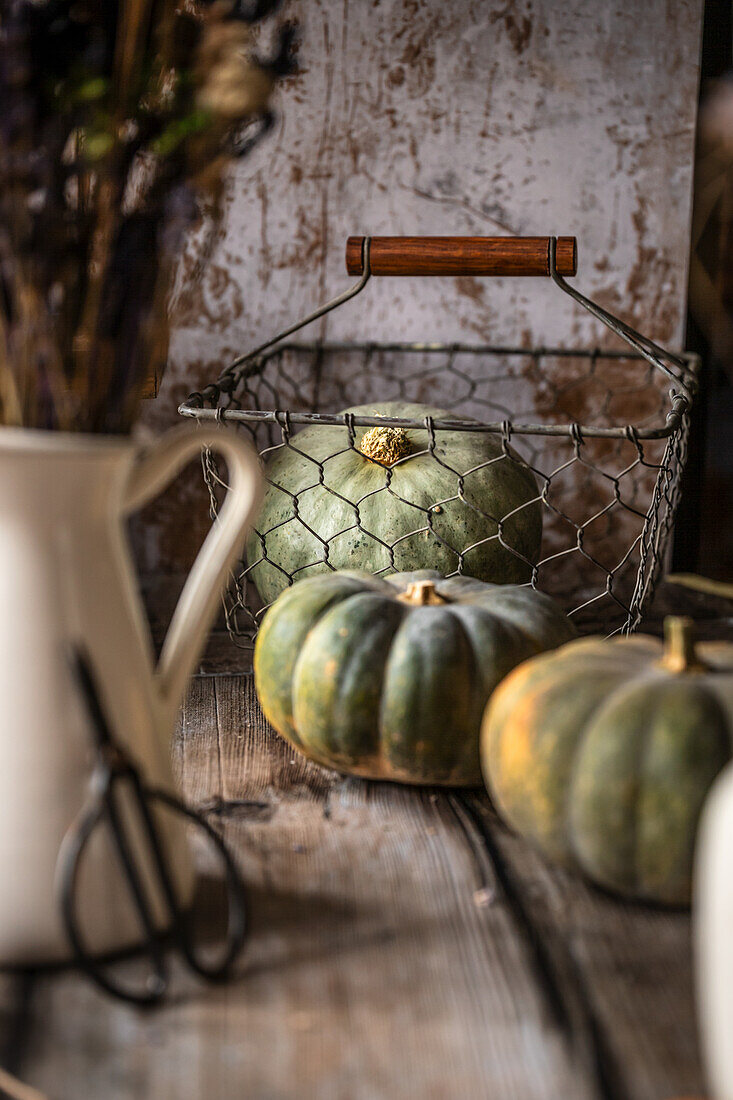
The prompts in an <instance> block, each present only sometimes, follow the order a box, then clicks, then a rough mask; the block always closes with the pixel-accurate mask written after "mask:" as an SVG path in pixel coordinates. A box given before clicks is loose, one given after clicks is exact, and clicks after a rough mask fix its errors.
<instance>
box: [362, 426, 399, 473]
mask: <svg viewBox="0 0 733 1100" xmlns="http://www.w3.org/2000/svg"><path fill="white" fill-rule="evenodd" d="M359 450H360V451H361V453H362V454H363V455H365V456H366V457H367V458H373V459H376V461H377V462H382V463H384V465H385V466H393V465H394V464H395V462H398V461H399V459H401V458H404V456H405V455H406V454H407V453H408V451H409V450H410V440H409V439H408V438H407V433H406V432H405V430H404V428H388V427H384V428H382V427H377V428H370V429H369V431H368V432H365V433H364V435H363V436H362V440H361V444H360V445H359Z"/></svg>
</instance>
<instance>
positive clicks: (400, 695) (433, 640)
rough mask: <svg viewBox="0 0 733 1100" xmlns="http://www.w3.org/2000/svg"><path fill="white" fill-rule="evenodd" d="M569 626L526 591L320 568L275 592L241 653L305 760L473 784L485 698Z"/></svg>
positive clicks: (419, 575) (405, 778) (549, 603)
mask: <svg viewBox="0 0 733 1100" xmlns="http://www.w3.org/2000/svg"><path fill="white" fill-rule="evenodd" d="M574 633H575V631H574V629H573V627H572V626H571V624H570V623H569V621H568V620H567V618H566V617H565V616H564V615H563V613H562V612H561V611H560V609H559V608H558V607H557V605H556V604H555V603H554V602H553V600H551V599H550V598H549V596H545V595H543V594H542V593H540V592H536V591H534V590H533V589H531V588H528V587H518V586H514V585H493V584H484V583H483V582H481V581H477V580H474V579H472V578H469V577H453V578H450V579H448V580H444V579H442V578H441V577H440V575H439V574H438V573H436V572H435V571H430V570H423V571H419V572H416V573H397V574H394V575H392V576H390V577H387V578H386V579H384V580H381V579H379V578H377V577H373V576H370V575H369V574H366V573H352V572H341V573H330V574H328V575H326V576H318V577H311V578H309V579H307V580H304V581H300V582H299V583H297V584H295V585H293V586H292V587H291V588H288V589H287V591H286V592H284V593H283V594H282V595H281V596H280V598H279V599H278V600H277V601H276V602H275V603H274V604H273V606H272V607H271V608H270V610H269V611H268V612H267V614H266V615H265V617H264V620H263V623H262V626H261V628H260V631H259V634H258V635H257V642H256V645H255V654H254V672H255V685H256V687H257V692H258V695H259V699H260V703H261V705H262V709H263V711H264V713H265V716H266V717H267V719H268V720H269V721H270V723H271V724H272V725H273V726H274V727H275V729H276V730H277V731H278V732H279V733H280V734H282V736H283V737H285V738H286V739H287V740H288V741H289V742H290V743H291V744H292V745H294V746H295V747H296V748H297V749H300V751H301V752H303V753H304V754H305V755H306V756H309V757H311V758H312V759H313V760H315V761H317V762H318V763H319V764H325V765H327V766H328V767H331V768H336V769H337V770H338V771H343V772H350V773H352V774H354V775H360V776H365V777H368V778H372V779H392V780H398V781H400V782H404V783H430V784H433V783H439V784H446V785H452V786H475V785H477V784H479V783H480V782H481V769H480V763H479V730H480V725H481V715H482V713H483V709H484V706H485V704H486V701H487V699H488V698H489V696H490V694H491V692H492V691H493V690H494V688H495V687H496V685H497V684H498V683H499V681H500V680H501V679H502V677H504V676H505V675H506V674H507V672H509V670H510V669H512V668H514V666H515V665H516V664H518V663H519V662H520V661H523V660H525V659H526V658H527V657H529V656H531V655H532V654H536V653H538V652H540V651H541V650H544V649H548V648H550V647H551V646H557V645H560V644H562V643H563V642H565V641H567V640H568V639H569V638H571V637H572V636H573V635H574Z"/></svg>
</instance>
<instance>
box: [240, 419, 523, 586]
mask: <svg viewBox="0 0 733 1100" xmlns="http://www.w3.org/2000/svg"><path fill="white" fill-rule="evenodd" d="M346 411H347V412H351V413H354V414H356V415H358V414H363V415H380V416H387V417H399V418H403V419H415V420H423V419H424V418H425V417H426V416H432V417H433V418H435V419H454V420H456V419H457V420H461V419H465V418H463V417H457V416H456V415H455V414H454V413H449V412H446V410H445V409H436V408H430V407H429V406H426V405H411V404H405V403H402V402H397V401H395V402H389V403H385V404H379V405H362V406H357V407H355V408H352V409H348V410H346ZM428 442H429V441H428V433H427V431H426V430H424V429H407V430H405V431H403V430H402V429H401V428H391V427H383V428H377V429H374V428H371V429H369V428H359V429H357V430H356V439H355V447H354V448H352V447H350V446H349V437H348V432H347V430H346V428H345V427H330V426H323V425H318V426H312V427H308V428H305V429H304V430H303V431H301V432H298V433H297V434H296V435H294V436H293V438H292V444H293V445H292V447H282V448H280V449H278V450H277V451H276V453H275V455H274V456H273V458H272V459H271V460H270V462H269V463H268V465H267V468H266V471H265V472H266V475H267V478H268V482H269V484H268V486H267V489H266V492H265V497H264V501H263V504H262V507H261V510H260V513H259V515H258V517H257V520H256V522H255V525H254V530H253V531H252V533H251V535H250V537H249V540H248V543H247V560H248V563H249V564H250V566H252V567H253V568H252V578H253V580H254V582H255V585H256V586H257V590H258V591H259V593H260V595H261V596H262V598H263V600H264V602H265V603H271V602H272V601H273V600H274V599H275V598H276V596H278V595H279V593H280V592H281V591H282V590H283V589H284V588H286V587H287V586H288V584H289V583H290V577H292V578H293V579H295V580H300V579H303V578H304V577H306V576H310V575H312V574H315V573H323V572H326V571H328V569H329V566H330V567H332V568H334V569H358V570H364V571H366V572H368V573H383V572H400V571H405V570H415V569H436V570H438V572H440V573H442V574H443V575H448V574H450V573H454V572H456V571H457V570H459V571H460V572H461V573H463V574H465V575H468V576H472V577H477V578H478V579H479V580H484V581H492V582H495V583H499V584H509V583H514V584H516V583H522V582H524V581H527V580H528V579H529V578H530V576H531V572H532V564H533V563H534V562H536V560H537V557H538V555H539V550H540V542H541V538H542V505H541V502H540V500H539V493H538V489H537V483H536V481H535V477H534V474H533V473H532V471H531V470H530V469H529V468H528V467H527V466H526V465H525V464H523V463H522V462H521V461H520V460H519V459H518V458H517V457H516V456H513V455H509V454H506V453H504V451H503V449H502V442H501V440H500V439H499V438H498V437H497V436H495V435H491V434H489V433H477V432H455V431H454V432H438V433H437V436H436V446H435V454H434V455H433V454H429V453H428ZM296 498H297V504H296ZM505 517H506V518H505ZM499 521H503V522H502V524H501V538H499ZM460 555H462V560H461V557H460ZM326 557H327V559H328V563H326V560H325V559H326Z"/></svg>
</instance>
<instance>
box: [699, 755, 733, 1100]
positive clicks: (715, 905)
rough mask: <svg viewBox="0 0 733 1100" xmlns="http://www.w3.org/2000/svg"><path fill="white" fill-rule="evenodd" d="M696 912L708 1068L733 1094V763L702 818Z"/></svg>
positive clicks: (719, 1099) (722, 1089) (724, 1094)
mask: <svg viewBox="0 0 733 1100" xmlns="http://www.w3.org/2000/svg"><path fill="white" fill-rule="evenodd" d="M692 915H693V926H694V936H695V962H696V982H697V1001H698V1014H699V1019H700V1038H701V1042H702V1048H703V1055H704V1062H705V1071H706V1075H707V1078H708V1082H709V1085H710V1088H711V1090H712V1095H713V1097H714V1098H715V1100H733V764H728V766H727V767H726V768H725V769H724V770H723V771H722V772H721V773H720V775H719V776H718V778H717V779H716V781H715V783H714V784H713V788H712V790H711V792H710V794H709V795H708V799H707V801H706V803H705V806H704V808H703V812H702V817H701V819H700V827H699V829H698V837H697V848H696V854H695V891H694V897H693V911H692Z"/></svg>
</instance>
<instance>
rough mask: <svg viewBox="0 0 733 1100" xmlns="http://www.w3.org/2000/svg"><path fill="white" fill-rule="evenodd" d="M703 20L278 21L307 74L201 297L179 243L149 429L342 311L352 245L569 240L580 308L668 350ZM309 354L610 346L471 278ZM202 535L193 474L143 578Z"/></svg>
mask: <svg viewBox="0 0 733 1100" xmlns="http://www.w3.org/2000/svg"><path fill="white" fill-rule="evenodd" d="M701 7H702V5H701V3H700V2H699V0H694V2H692V0H690V2H684V0H680V2H678V3H675V4H674V5H669V4H667V3H666V2H665V0H650V2H649V3H647V4H646V5H643V6H639V5H637V4H636V3H635V2H633V0H620V2H619V3H617V4H615V5H613V8H611V6H610V5H588V4H586V3H584V2H583V0H569V2H568V3H566V4H563V5H559V4H556V3H554V2H553V0H534V2H533V3H518V4H512V5H509V4H506V3H503V2H499V0H458V2H457V3H454V4H450V5H448V4H444V3H439V2H438V0H378V2H377V3H374V4H367V3H356V2H355V0H351V2H349V0H310V2H309V3H308V4H307V5H305V4H302V3H297V2H296V3H291V4H290V5H289V9H290V11H291V13H292V14H294V15H295V16H296V17H297V18H298V19H299V20H300V22H301V23H302V26H303V34H302V45H301V50H300V60H301V65H302V70H303V71H302V74H301V75H300V76H298V77H297V78H294V79H293V80H291V81H290V82H289V83H288V85H287V86H286V87H284V88H283V89H282V90H281V92H280V105H279V106H280V112H281V115H280V121H279V124H278V126H277V129H276V132H275V134H274V135H273V137H272V138H271V140H270V141H268V142H266V143H264V144H263V145H262V147H261V148H260V149H258V150H257V151H256V153H255V154H254V156H253V157H252V158H251V159H250V160H248V161H247V162H245V163H243V164H242V166H241V168H240V169H238V171H237V174H236V175H235V176H234V177H233V179H232V182H231V187H230V196H229V210H228V215H227V217H226V219H225V223H224V225H223V227H222V231H221V238H220V239H219V240H218V241H217V242H215V245H214V248H213V251H212V254H211V257H210V260H209V262H208V263H207V265H206V267H205V269H204V274H203V278H202V279H201V280H198V281H196V280H193V279H192V275H193V273H194V271H195V269H196V266H197V262H198V258H197V242H195V241H194V242H192V244H191V247H190V249H189V253H188V255H187V258H186V262H185V263H184V264H183V266H182V270H181V275H180V281H179V294H178V312H177V318H178V320H177V328H176V331H175V334H174V339H173V344H172V352H171V361H170V364H169V367H168V371H167V374H166V375H165V377H164V379H163V384H162V388H161V394H160V396H159V397H158V399H157V401H155V402H153V403H150V405H149V406H148V407H147V408H146V411H145V416H144V422H145V425H146V426H147V427H149V428H153V429H155V430H158V429H160V428H162V427H164V426H166V425H168V424H170V423H172V422H173V421H174V419H175V409H176V406H177V404H178V403H179V402H180V401H181V400H183V398H185V396H186V395H187V394H188V393H189V392H190V391H191V390H192V389H194V388H198V387H199V386H201V385H203V384H205V383H206V382H207V381H210V380H211V379H213V378H215V377H217V375H218V374H219V372H220V369H221V367H222V366H223V365H224V364H225V363H226V362H228V361H229V360H231V359H232V358H233V357H234V356H235V355H236V354H238V353H239V352H241V351H242V350H246V349H247V348H250V347H252V346H254V345H256V344H257V343H259V342H261V341H263V340H265V339H267V337H268V336H269V335H271V334H272V333H273V332H274V331H277V330H278V329H279V328H281V327H285V326H286V325H287V324H288V323H289V322H291V321H292V320H293V319H295V318H296V317H298V316H300V315H302V314H304V313H306V312H307V311H308V310H309V309H310V308H313V307H314V306H315V305H317V304H318V303H319V302H321V301H323V300H324V299H325V298H327V297H328V296H329V295H330V294H331V293H335V292H337V291H338V290H340V289H341V288H342V287H343V285H344V283H345V281H346V279H345V274H344V269H343V248H344V242H345V238H346V237H347V236H348V235H349V234H353V233H357V234H358V233H365V232H370V233H375V234H379V233H384V234H390V233H411V234H477V235H481V234H496V233H504V232H507V233H517V234H527V235H534V234H545V233H554V232H563V233H565V232H572V233H574V234H576V235H577V236H578V239H579V280H578V281H579V284H581V285H582V287H583V290H584V291H586V292H587V293H588V294H589V295H590V296H591V297H593V298H595V299H596V300H598V301H599V302H600V303H601V304H602V305H604V306H606V307H607V308H609V309H611V310H612V311H613V312H616V313H618V314H619V315H620V316H621V317H623V318H624V319H625V320H628V321H630V322H631V323H632V324H634V325H635V326H636V327H638V328H640V329H641V330H642V331H644V332H646V333H648V335H649V336H651V337H652V338H654V339H657V340H659V341H661V342H666V343H667V344H669V345H670V346H679V342H680V338H681V333H682V326H683V316H684V300H685V286H686V274H687V251H688V246H689V218H690V188H691V172H692V151H693V144H694V126H695V107H696V98H697V82H698V55H699V41H700V28H701ZM287 10H288V9H287V8H286V11H287ZM313 330H315V331H313ZM306 335H307V336H308V337H309V338H318V337H323V336H328V337H329V338H330V339H343V340H349V339H356V340H380V341H382V340H412V339H415V340H419V339H425V340H445V341H456V340H465V341H474V342H493V343H497V342H506V343H508V344H516V345H527V344H545V345H548V344H553V343H555V344H563V345H565V346H568V345H570V346H574V345H575V346H577V345H581V344H585V345H591V346H592V345H593V344H594V343H596V342H599V341H600V339H601V334H600V333H599V331H598V327H597V325H596V324H595V323H594V322H593V320H592V319H591V318H588V317H585V316H583V315H582V314H581V313H580V312H579V311H577V309H575V308H573V305H572V303H570V302H567V303H565V302H564V301H558V296H557V292H556V290H554V288H552V287H550V286H549V285H548V284H547V282H546V281H545V280H536V281H535V280H524V281H522V283H521V285H519V284H518V283H517V282H516V281H515V282H512V281H510V280H505V281H492V280H488V279H485V280H481V279H476V278H471V277H463V278H460V277H459V278H456V279H446V280H436V279H416V280H405V279H400V280H389V279H384V280H380V282H379V285H375V287H374V288H373V292H372V293H371V294H370V295H369V300H368V301H365V300H363V296H362V299H360V300H359V301H358V303H356V302H355V303H350V304H349V305H347V306H345V307H344V308H343V309H341V310H339V311H338V312H337V313H336V314H333V315H331V316H329V317H328V318H325V319H324V320H323V321H321V322H319V323H318V324H317V325H314V326H313V328H312V330H309V331H307V333H306ZM559 369H562V367H560V368H559ZM557 381H558V382H559V383H561V382H562V379H561V378H558V379H557ZM542 399H543V398H542V392H538V394H537V403H538V408H540V411H541V404H542ZM639 400H640V398H639V395H638V394H635V395H630V396H629V399H628V401H629V403H630V404H633V405H634V408H628V409H626V408H625V407H623V402H621V407H619V408H618V410H617V414H618V416H619V418H625V417H627V418H628V419H634V416H635V414H637V412H638V402H639ZM569 412H570V414H571V415H573V416H577V417H578V419H582V410H578V411H577V412H575V411H573V410H569ZM194 504H195V507H193V505H194ZM192 509H193V510H192ZM207 521H208V517H207V512H206V507H205V498H204V494H203V493H202V492H201V489H200V486H199V485H198V476H197V473H192V475H191V477H190V478H189V479H188V480H187V481H186V482H184V483H182V484H181V485H180V486H179V487H177V488H176V489H174V490H172V491H171V493H170V494H169V495H168V496H166V498H165V499H164V500H163V502H162V506H161V507H160V508H158V509H156V510H155V511H154V512H149V513H148V514H147V516H146V517H145V522H144V524H140V525H139V526H138V542H139V544H140V547H141V550H142V563H143V569H144V570H147V571H152V570H157V569H160V570H162V571H165V572H176V571H177V570H179V569H181V568H185V567H186V565H187V564H188V562H189V561H190V559H191V557H192V555H193V553H194V551H195V547H196V545H197V544H198V542H199V541H200V539H201V537H202V535H203V532H204V530H205V528H206V525H207Z"/></svg>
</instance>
